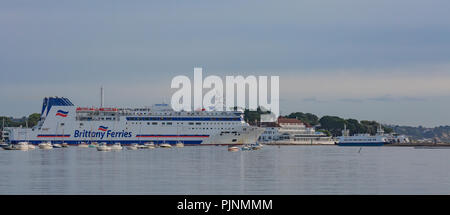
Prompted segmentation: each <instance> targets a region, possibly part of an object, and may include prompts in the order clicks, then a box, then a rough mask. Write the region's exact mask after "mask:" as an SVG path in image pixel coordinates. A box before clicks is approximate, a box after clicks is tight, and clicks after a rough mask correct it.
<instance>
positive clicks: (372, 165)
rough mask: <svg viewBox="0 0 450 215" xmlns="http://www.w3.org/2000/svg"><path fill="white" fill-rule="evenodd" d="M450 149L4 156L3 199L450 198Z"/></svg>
mask: <svg viewBox="0 0 450 215" xmlns="http://www.w3.org/2000/svg"><path fill="white" fill-rule="evenodd" d="M449 155H450V150H445V149H442V150H417V149H414V148H405V147H397V148H396V147H375V148H363V149H362V150H361V152H359V148H357V147H355V148H353V147H336V146H284V147H270V146H266V147H264V149H262V150H259V151H244V152H228V151H227V150H226V148H225V147H214V146H211V147H210V146H202V147H185V148H182V149H178V148H173V149H158V148H157V149H154V150H137V151H126V150H123V151H119V152H98V151H96V150H95V149H93V148H77V147H70V148H67V149H53V150H39V149H36V150H32V151H28V152H23V151H0V194H449V193H450V186H449V185H450V165H448V163H449V159H450V156H449Z"/></svg>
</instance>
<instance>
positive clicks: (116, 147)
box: [111, 143, 123, 151]
mask: <svg viewBox="0 0 450 215" xmlns="http://www.w3.org/2000/svg"><path fill="white" fill-rule="evenodd" d="M122 149H123V147H122V145H120V143H114V144H113V145H112V146H111V151H120V150H122Z"/></svg>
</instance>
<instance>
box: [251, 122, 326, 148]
mask: <svg viewBox="0 0 450 215" xmlns="http://www.w3.org/2000/svg"><path fill="white" fill-rule="evenodd" d="M260 126H261V127H264V128H265V131H264V132H263V133H262V134H261V136H260V137H259V141H260V142H262V143H266V144H293V145H297V144H298V145H332V144H335V141H334V140H333V139H332V138H331V137H329V136H327V135H326V134H324V133H322V132H318V131H316V130H315V128H314V127H312V126H310V125H308V124H306V123H303V122H302V121H300V120H298V119H292V118H284V117H280V118H278V120H277V122H276V123H264V122H263V123H261V125H260Z"/></svg>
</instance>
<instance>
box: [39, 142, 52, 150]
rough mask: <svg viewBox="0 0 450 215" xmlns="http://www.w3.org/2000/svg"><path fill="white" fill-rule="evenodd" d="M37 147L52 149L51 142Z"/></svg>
mask: <svg viewBox="0 0 450 215" xmlns="http://www.w3.org/2000/svg"><path fill="white" fill-rule="evenodd" d="M38 146H39V148H40V149H53V146H52V143H51V142H46V143H39V145H38Z"/></svg>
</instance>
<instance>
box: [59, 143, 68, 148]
mask: <svg viewBox="0 0 450 215" xmlns="http://www.w3.org/2000/svg"><path fill="white" fill-rule="evenodd" d="M61 146H62V147H63V148H67V147H69V144H67V143H62V144H61Z"/></svg>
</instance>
